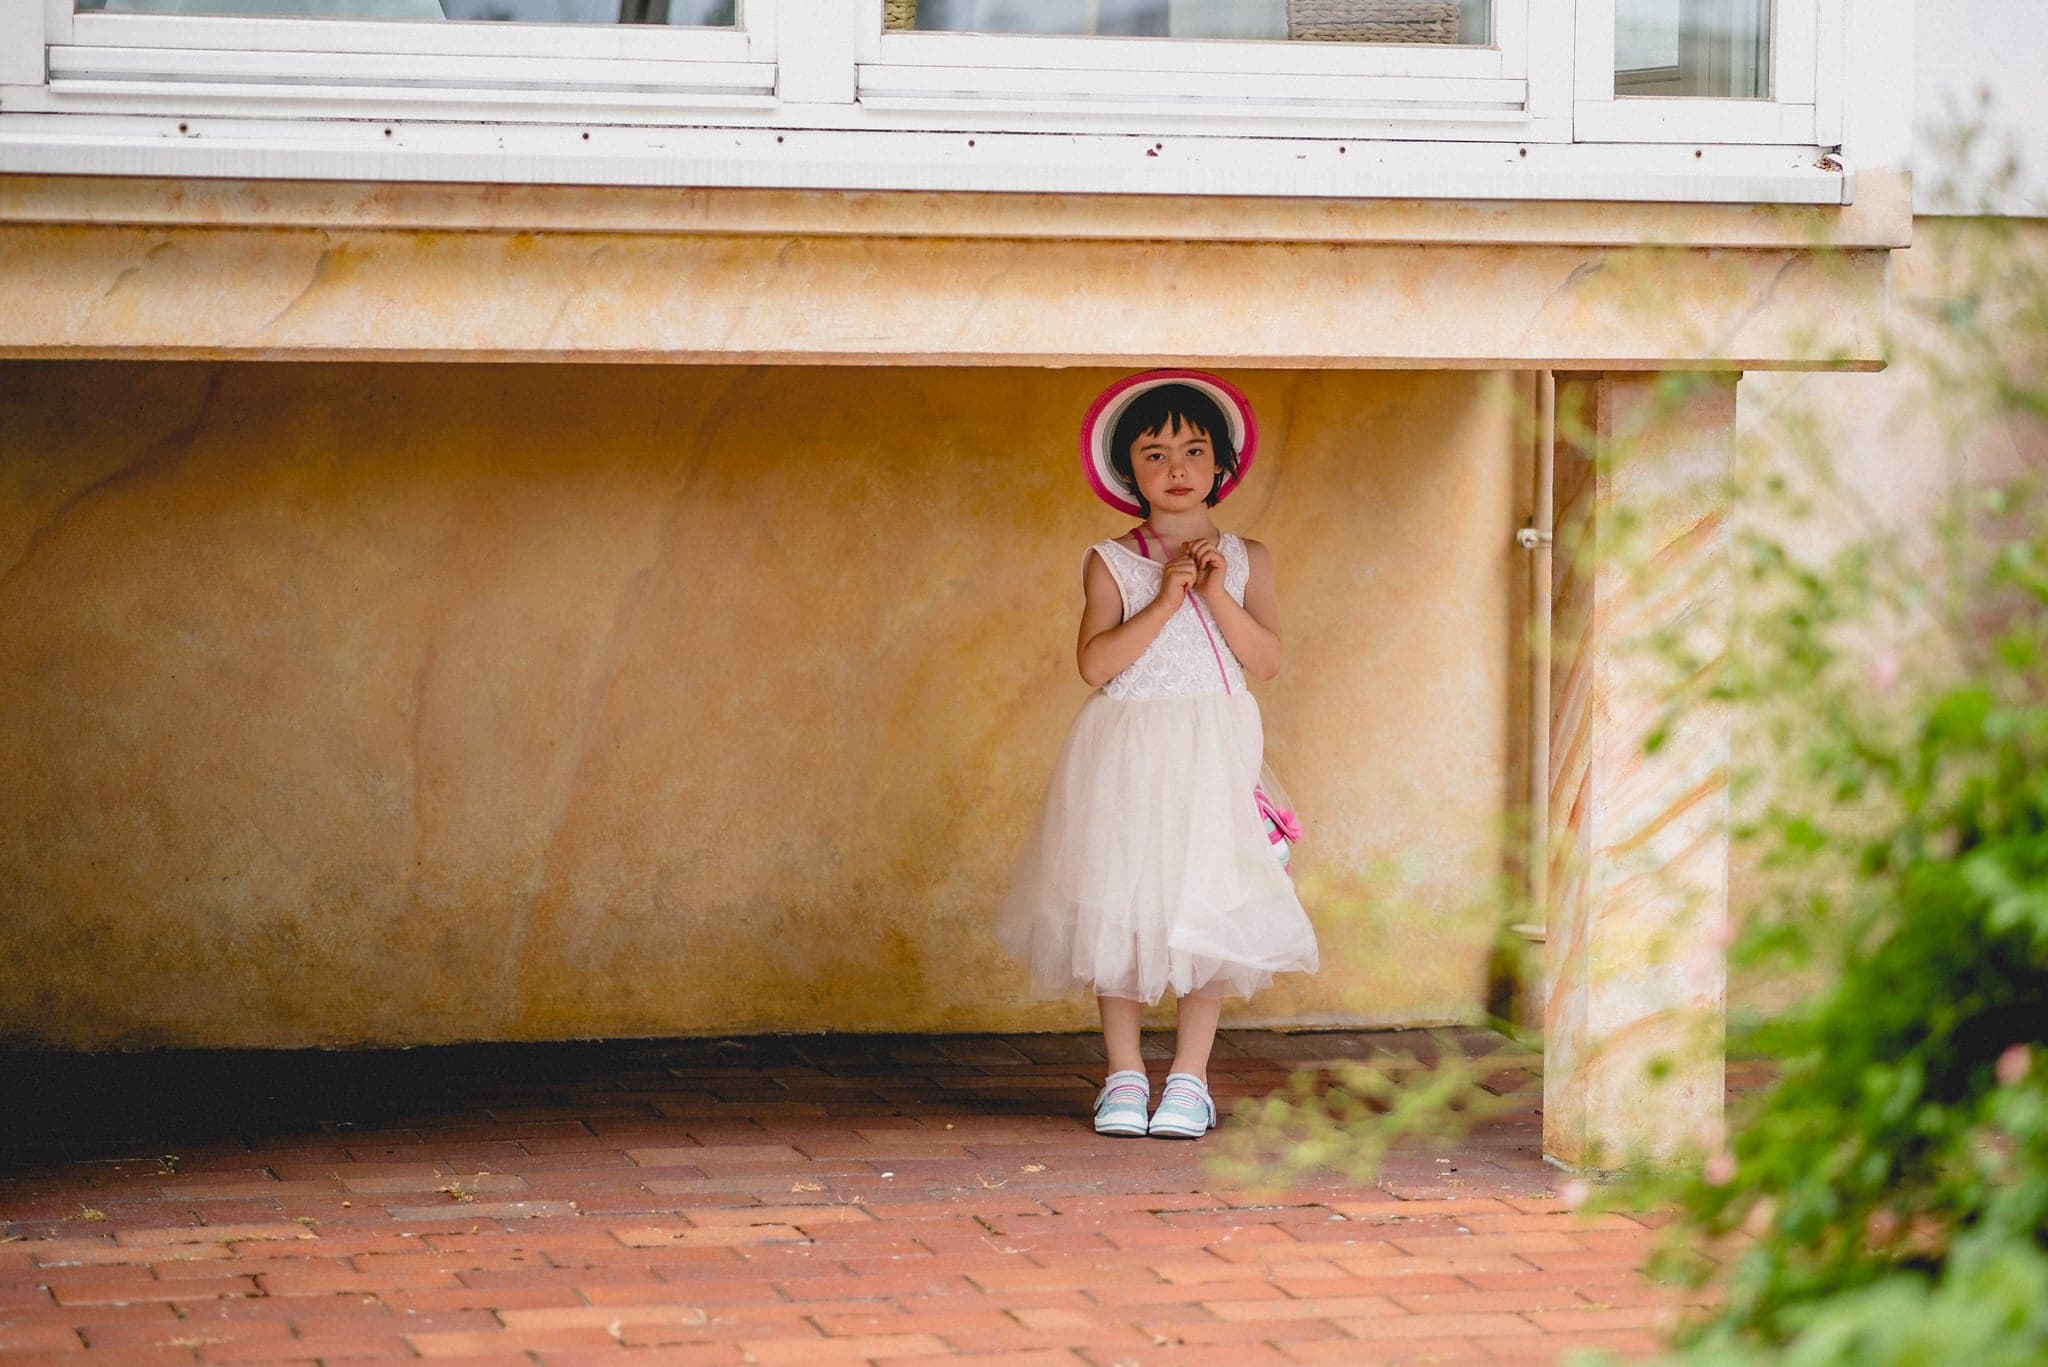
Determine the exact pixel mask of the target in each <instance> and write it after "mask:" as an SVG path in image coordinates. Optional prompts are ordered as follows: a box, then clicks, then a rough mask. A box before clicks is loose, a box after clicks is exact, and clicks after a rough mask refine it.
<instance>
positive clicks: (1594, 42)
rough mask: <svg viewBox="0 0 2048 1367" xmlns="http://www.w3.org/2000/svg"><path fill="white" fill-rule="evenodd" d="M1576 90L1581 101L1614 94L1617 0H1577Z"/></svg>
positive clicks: (1575, 97) (1608, 98) (1574, 87)
mask: <svg viewBox="0 0 2048 1367" xmlns="http://www.w3.org/2000/svg"><path fill="white" fill-rule="evenodd" d="M1573 9H1574V10H1575V11H1576V12H1577V18H1576V21H1575V23H1574V35H1575V38H1576V49H1575V51H1574V52H1573V55H1572V90H1573V98H1574V100H1575V101H1576V102H1577V103H1578V104H1581V105H1584V104H1587V103H1590V102H1594V101H1601V100H1611V99H1613V98H1614V0H1573Z"/></svg>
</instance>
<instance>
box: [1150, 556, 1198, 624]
mask: <svg viewBox="0 0 2048 1367" xmlns="http://www.w3.org/2000/svg"><path fill="white" fill-rule="evenodd" d="M1200 573H1201V571H1200V570H1199V569H1198V568H1197V566H1196V563H1195V558H1194V557H1193V556H1192V555H1189V554H1188V548H1187V547H1185V546H1183V547H1181V552H1180V554H1179V555H1176V556H1175V557H1174V558H1173V559H1171V560H1169V561H1167V562H1166V567H1165V568H1164V569H1162V570H1161V571H1160V572H1159V601H1160V602H1161V603H1164V604H1165V605H1166V608H1167V610H1168V611H1169V612H1178V611H1179V610H1180V605H1181V601H1182V600H1183V599H1185V598H1186V597H1187V596H1188V594H1189V593H1190V592H1192V591H1193V589H1194V587H1195V581H1196V579H1197V577H1198V576H1199V575H1200Z"/></svg>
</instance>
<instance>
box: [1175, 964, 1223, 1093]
mask: <svg viewBox="0 0 2048 1367" xmlns="http://www.w3.org/2000/svg"><path fill="white" fill-rule="evenodd" d="M1222 1014H1223V989H1222V988H1221V987H1220V986H1215V985H1211V986H1209V987H1204V988H1202V989H1201V990H1199V991H1196V992H1190V993H1188V994H1187V995H1186V996H1184V997H1182V998H1181V999H1180V1011H1179V1019H1178V1020H1176V1021H1175V1022H1174V1032H1173V1068H1172V1071H1173V1072H1176V1073H1190V1074H1192V1075H1194V1076H1195V1077H1198V1078H1200V1079H1202V1081H1203V1082H1205V1083H1206V1082H1207V1081H1208V1080H1209V1051H1210V1049H1212V1048H1214V1047H1215V1044H1216V1021H1217V1018H1218V1017H1219V1016H1221V1015H1222Z"/></svg>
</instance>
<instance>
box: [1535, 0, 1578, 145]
mask: <svg viewBox="0 0 2048 1367" xmlns="http://www.w3.org/2000/svg"><path fill="white" fill-rule="evenodd" d="M1530 5H1531V8H1532V12H1531V14H1530V16H1529V29H1530V39H1529V104H1528V109H1529V117H1530V118H1532V119H1560V120H1566V121H1569V120H1570V118H1571V115H1572V59H1573V57H1574V55H1575V47H1576V43H1577V41H1578V35H1577V32H1576V29H1575V24H1576V21H1577V15H1578V5H1577V4H1576V3H1575V0H1530Z"/></svg>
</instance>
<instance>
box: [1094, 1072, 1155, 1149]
mask: <svg viewBox="0 0 2048 1367" xmlns="http://www.w3.org/2000/svg"><path fill="white" fill-rule="evenodd" d="M1151 1100H1152V1079H1150V1078H1148V1077H1146V1076H1145V1075H1144V1074H1143V1073H1141V1072H1138V1071H1137V1070H1136V1069H1133V1068H1126V1069H1124V1070H1123V1071H1122V1072H1117V1073H1111V1074H1110V1075H1109V1080H1108V1081H1106V1082H1104V1083H1103V1084H1102V1090H1101V1091H1100V1092H1098V1093H1096V1096H1095V1133H1097V1134H1113V1135H1117V1136H1118V1137H1120V1138H1124V1139H1136V1138H1139V1137H1141V1136H1142V1135H1143V1134H1144V1133H1145V1106H1146V1104H1147V1103H1148V1102H1150V1101H1151Z"/></svg>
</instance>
